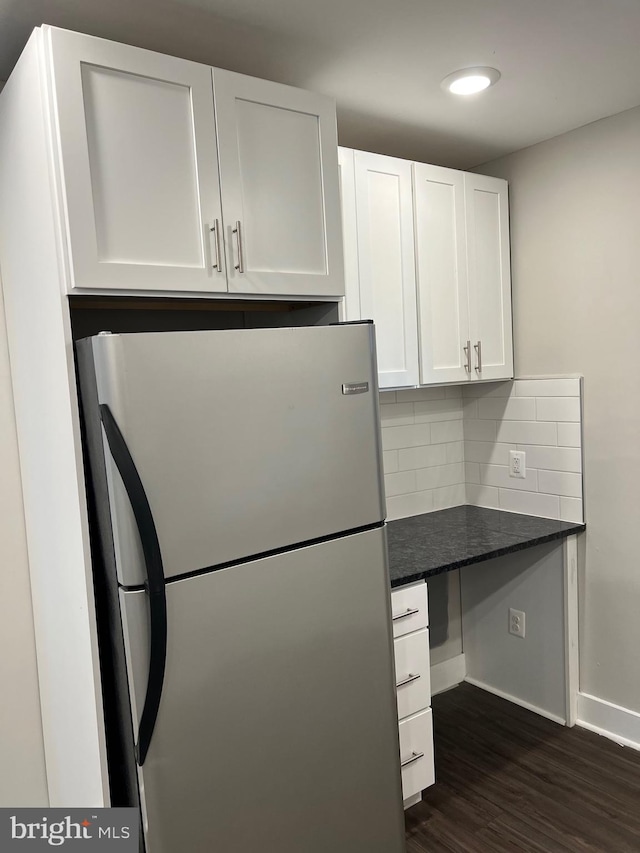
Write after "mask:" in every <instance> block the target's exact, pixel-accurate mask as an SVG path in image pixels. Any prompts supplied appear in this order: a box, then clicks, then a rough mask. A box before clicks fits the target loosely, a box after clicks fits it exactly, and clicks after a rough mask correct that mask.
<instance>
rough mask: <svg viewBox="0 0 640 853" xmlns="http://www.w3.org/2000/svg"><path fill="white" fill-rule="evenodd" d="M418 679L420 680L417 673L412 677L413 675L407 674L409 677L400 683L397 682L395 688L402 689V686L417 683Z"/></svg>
mask: <svg viewBox="0 0 640 853" xmlns="http://www.w3.org/2000/svg"><path fill="white" fill-rule="evenodd" d="M419 678H420V673H417V674H416V675H413V674H412V673H411V672H410V673H409V675H408V676H407V677H406V678H404V679H403V680H402V681H398V682H397V683H396V687H404V686H405V684H412V683H413V682H414V681H417V680H418V679H419Z"/></svg>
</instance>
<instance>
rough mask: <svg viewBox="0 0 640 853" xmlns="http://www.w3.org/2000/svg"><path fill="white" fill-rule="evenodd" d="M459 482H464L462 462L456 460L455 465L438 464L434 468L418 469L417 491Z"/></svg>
mask: <svg viewBox="0 0 640 853" xmlns="http://www.w3.org/2000/svg"><path fill="white" fill-rule="evenodd" d="M458 483H464V470H463V464H462V462H456V463H455V464H453V465H436V466H435V467H434V468H419V469H418V470H417V471H416V486H417V491H422V490H424V489H438V488H440V487H441V486H454V485H456V484H458Z"/></svg>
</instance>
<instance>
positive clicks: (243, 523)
mask: <svg viewBox="0 0 640 853" xmlns="http://www.w3.org/2000/svg"><path fill="white" fill-rule="evenodd" d="M78 353H79V358H80V359H81V362H82V360H83V359H85V360H86V359H87V358H89V359H92V360H93V362H94V369H95V374H96V380H97V382H96V386H97V400H96V401H95V404H94V408H95V405H97V404H106V405H107V406H108V407H109V409H110V411H111V414H112V415H113V418H114V419H115V422H116V423H117V425H118V427H119V429H120V431H121V433H122V435H123V437H124V440H125V442H126V445H127V447H128V450H129V453H130V454H131V457H132V459H133V462H134V463H135V467H136V469H137V473H138V475H139V478H140V480H141V482H142V484H143V486H144V490H145V492H146V495H147V498H148V501H149V504H150V507H151V511H152V514H153V518H154V521H155V526H156V530H157V534H158V539H159V543H160V551H161V553H162V560H163V564H164V572H165V576H166V577H171V576H173V575H180V574H184V573H187V572H191V571H195V570H199V569H203V568H208V567H210V566H214V565H220V564H225V563H228V562H231V561H234V560H242V559H245V558H247V557H249V556H253V555H256V554H263V553H267V552H270V551H272V550H276V549H279V548H284V547H287V546H291V545H296V544H299V543H304V542H309V541H311V540H315V539H319V538H321V537H325V536H332V535H334V534H336V533H339V532H341V531H346V530H355V529H357V528H360V527H365V526H367V525H370V524H375V523H377V522H380V521H381V520H382V519H383V518H384V513H385V504H384V492H383V479H382V471H381V463H380V446H379V444H380V431H379V421H378V399H377V397H378V395H377V379H376V368H375V351H374V334H373V327H372V325H371V324H357V325H344V326H324V327H312V328H294V329H256V330H252V329H243V330H229V331H214V332H175V333H174V332H170V333H153V334H135V335H100V336H97V337H95V338H91V339H88V340H87V341H85V342H81V345H80V346H79V348H78ZM81 372H84V373H86V363H85V364H82V363H81ZM89 403H90V401H89ZM86 405H87V401H86V400H85V406H86ZM104 454H105V460H106V463H107V464H106V474H107V480H108V486H109V496H110V502H111V506H112V510H111V512H112V525H113V528H114V543H115V551H116V563H117V567H118V579H119V581H120V583H122V584H123V585H127V586H131V585H135V584H141V583H143V582H144V572H143V570H142V561H141V556H140V545H139V541H138V534H137V531H136V529H135V524H134V523H133V520H132V515H131V507H130V501H129V497H128V495H127V491H126V488H125V486H123V483H122V481H121V479H120V475H119V473H118V471H117V470H116V467H115V465H114V464H113V460H112V458H111V455H110V452H109V448H108V447H107V445H106V441H105V444H104Z"/></svg>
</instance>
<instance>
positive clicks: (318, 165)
mask: <svg viewBox="0 0 640 853" xmlns="http://www.w3.org/2000/svg"><path fill="white" fill-rule="evenodd" d="M43 30H44V32H45V38H46V40H47V45H48V52H49V69H50V73H51V75H52V86H51V91H52V101H53V112H54V128H55V131H56V133H57V141H56V148H57V153H58V157H57V161H58V163H59V165H60V172H59V179H58V189H59V191H60V197H61V210H62V218H63V221H64V222H63V226H64V229H65V231H66V234H65V237H66V243H67V249H68V256H69V273H70V283H69V287H70V289H74V290H76V291H77V290H78V289H80V290H81V289H85V288H100V289H104V290H114V289H120V290H129V291H140V290H142V291H145V290H154V291H176V292H179V291H182V292H184V291H191V292H196V293H202V292H210V293H215V292H227V291H228V292H229V293H235V294H246V295H264V296H268V295H274V296H300V297H336V298H337V297H339V296H342V295H343V294H344V271H343V260H342V235H341V231H340V213H339V211H340V203H339V197H338V164H337V136H336V118H335V104H334V102H333V101H332V100H331V99H329V98H326V97H324V96H321V95H315V94H313V93H311V92H305V91H303V90H301V89H294V88H292V87H290V86H283V85H280V84H278V83H270V82H267V81H265V80H257V79H255V78H253V77H245V76H244V75H241V74H234V73H232V72H229V71H220V70H218V69H211V68H210V67H209V66H206V65H200V64H198V63H194V62H188V61H186V60H182V59H176V58H175V57H171V56H164V55H162V54H158V53H152V52H150V51H146V50H140V49H138V48H134V47H129V46H127V45H122V44H117V43H115V42H109V41H104V40H102V39H96V38H92V37H90V36H85V35H81V34H79V33H73V32H68V31H65V30H58V29H54V28H51V27H45V28H43ZM212 73H213V79H212ZM218 175H219V176H220V178H218Z"/></svg>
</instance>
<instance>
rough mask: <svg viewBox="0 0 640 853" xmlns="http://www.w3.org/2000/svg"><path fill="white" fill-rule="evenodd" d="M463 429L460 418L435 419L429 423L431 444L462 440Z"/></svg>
mask: <svg viewBox="0 0 640 853" xmlns="http://www.w3.org/2000/svg"><path fill="white" fill-rule="evenodd" d="M463 438H464V431H463V426H462V420H457V421H436V422H435V423H432V424H431V442H432V444H445V443H449V442H451V441H462V439H463Z"/></svg>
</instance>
